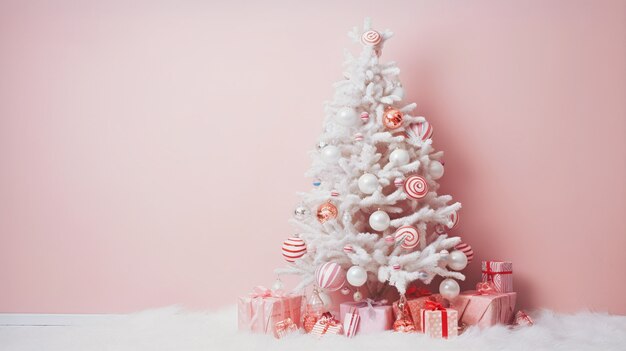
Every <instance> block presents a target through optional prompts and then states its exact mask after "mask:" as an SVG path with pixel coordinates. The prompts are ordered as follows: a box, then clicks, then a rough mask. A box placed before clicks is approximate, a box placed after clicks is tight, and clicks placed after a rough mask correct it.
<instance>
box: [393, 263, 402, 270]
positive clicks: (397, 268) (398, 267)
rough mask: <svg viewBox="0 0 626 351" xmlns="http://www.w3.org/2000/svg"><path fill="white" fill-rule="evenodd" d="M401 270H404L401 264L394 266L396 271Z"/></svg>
mask: <svg viewBox="0 0 626 351" xmlns="http://www.w3.org/2000/svg"><path fill="white" fill-rule="evenodd" d="M400 268H402V267H400V265H399V264H394V265H393V269H395V270H396V271H399V270H400Z"/></svg>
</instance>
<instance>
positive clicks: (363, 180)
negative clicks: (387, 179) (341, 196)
mask: <svg viewBox="0 0 626 351" xmlns="http://www.w3.org/2000/svg"><path fill="white" fill-rule="evenodd" d="M376 189H378V178H376V176H375V175H373V174H370V173H365V174H363V175H362V176H360V177H359V190H361V191H362V192H363V193H365V194H373V193H374V192H375V191H376Z"/></svg>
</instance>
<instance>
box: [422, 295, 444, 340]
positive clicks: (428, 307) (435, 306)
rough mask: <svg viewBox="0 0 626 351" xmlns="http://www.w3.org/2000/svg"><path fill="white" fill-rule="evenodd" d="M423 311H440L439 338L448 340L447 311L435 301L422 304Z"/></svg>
mask: <svg viewBox="0 0 626 351" xmlns="http://www.w3.org/2000/svg"><path fill="white" fill-rule="evenodd" d="M424 309H425V310H429V311H441V336H442V337H443V338H445V339H447V338H448V311H447V310H446V308H445V307H443V305H442V304H440V303H439V302H437V301H431V300H428V301H426V303H425V304H424Z"/></svg>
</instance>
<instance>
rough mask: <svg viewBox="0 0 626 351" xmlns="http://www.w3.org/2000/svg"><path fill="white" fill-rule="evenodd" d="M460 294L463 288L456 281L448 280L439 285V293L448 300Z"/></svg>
mask: <svg viewBox="0 0 626 351" xmlns="http://www.w3.org/2000/svg"><path fill="white" fill-rule="evenodd" d="M460 292H461V287H460V286H459V283H457V282H456V280H454V279H450V278H446V279H444V280H443V281H442V282H441V284H439V293H440V294H441V296H443V297H445V298H446V299H448V300H450V299H453V298H455V297H457V296H459V293H460Z"/></svg>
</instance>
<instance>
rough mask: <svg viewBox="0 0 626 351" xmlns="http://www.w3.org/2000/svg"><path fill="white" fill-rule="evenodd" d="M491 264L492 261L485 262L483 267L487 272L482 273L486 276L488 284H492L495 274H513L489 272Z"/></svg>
mask: <svg viewBox="0 0 626 351" xmlns="http://www.w3.org/2000/svg"><path fill="white" fill-rule="evenodd" d="M491 262H493V261H486V264H485V266H487V270H486V271H482V272H483V273H484V274H486V275H487V279H488V280H489V281H490V282H493V276H494V275H496V274H513V271H501V272H494V271H492V270H491Z"/></svg>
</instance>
